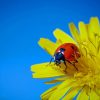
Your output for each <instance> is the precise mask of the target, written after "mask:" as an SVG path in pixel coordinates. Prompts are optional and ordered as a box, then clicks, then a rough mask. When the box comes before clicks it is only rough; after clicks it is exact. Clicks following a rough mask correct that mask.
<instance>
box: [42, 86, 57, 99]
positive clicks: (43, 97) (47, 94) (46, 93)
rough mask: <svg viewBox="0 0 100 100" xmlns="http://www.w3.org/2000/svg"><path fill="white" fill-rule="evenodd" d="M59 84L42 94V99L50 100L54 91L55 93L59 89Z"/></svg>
mask: <svg viewBox="0 0 100 100" xmlns="http://www.w3.org/2000/svg"><path fill="white" fill-rule="evenodd" d="M57 87H58V85H56V86H54V87H52V88H50V89H48V90H47V91H45V92H44V93H43V94H42V95H41V99H42V100H48V98H49V97H50V96H51V94H52V93H54V91H55V90H56V89H57Z"/></svg>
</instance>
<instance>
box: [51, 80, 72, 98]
mask: <svg viewBox="0 0 100 100" xmlns="http://www.w3.org/2000/svg"><path fill="white" fill-rule="evenodd" d="M73 81H74V80H73V79H66V81H64V82H63V83H62V84H60V85H59V87H58V88H57V89H56V91H55V92H54V93H53V94H52V95H51V97H50V98H49V100H60V99H61V98H62V97H63V95H64V94H65V93H66V92H68V91H69V89H70V88H71V87H72V85H71V83H73Z"/></svg>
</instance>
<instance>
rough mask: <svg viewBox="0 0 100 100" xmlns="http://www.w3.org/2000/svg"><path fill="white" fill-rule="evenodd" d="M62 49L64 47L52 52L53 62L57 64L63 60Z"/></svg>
mask: <svg viewBox="0 0 100 100" xmlns="http://www.w3.org/2000/svg"><path fill="white" fill-rule="evenodd" d="M64 51H65V49H63V48H60V50H59V51H58V52H56V53H55V54H54V62H55V63H56V64H57V65H59V64H60V63H61V62H64V61H65V57H64Z"/></svg>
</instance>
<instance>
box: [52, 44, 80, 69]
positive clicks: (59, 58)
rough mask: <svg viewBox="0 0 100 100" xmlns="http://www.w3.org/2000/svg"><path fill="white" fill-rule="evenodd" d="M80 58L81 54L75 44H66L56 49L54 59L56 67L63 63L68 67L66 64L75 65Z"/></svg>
mask: <svg viewBox="0 0 100 100" xmlns="http://www.w3.org/2000/svg"><path fill="white" fill-rule="evenodd" d="M79 57H80V53H79V50H78V48H77V46H76V45H75V44H73V43H64V44H62V45H60V46H59V47H58V48H57V49H56V51H55V53H54V56H53V58H52V59H54V62H55V64H56V65H59V64H61V63H62V62H63V63H64V64H65V66H66V67H67V65H66V62H69V63H71V64H73V65H75V63H76V62H77V59H78V58H79ZM52 59H51V60H52Z"/></svg>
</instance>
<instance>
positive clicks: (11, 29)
mask: <svg viewBox="0 0 100 100" xmlns="http://www.w3.org/2000/svg"><path fill="white" fill-rule="evenodd" d="M91 16H98V17H99V18H100V1H99V0H49V1H48V0H23V1H22V0H16V1H15V0H12V1H10V0H7V1H6V0H0V100H40V94H41V93H42V92H44V91H45V90H46V89H48V88H50V87H51V86H52V85H45V84H44V83H43V82H44V80H39V79H32V73H31V71H30V66H31V65H32V64H36V63H41V62H46V61H49V60H50V58H51V57H50V55H49V54H47V53H46V52H45V51H44V50H42V49H41V48H40V47H39V46H38V44H37V41H38V40H39V38H41V37H45V38H49V39H51V40H53V41H55V38H54V37H53V34H52V32H53V30H54V29H56V28H60V29H62V30H64V31H65V32H67V33H70V32H69V29H68V23H69V22H72V21H73V22H74V23H75V24H76V25H77V23H78V22H79V21H84V22H86V23H87V22H88V21H89V18H90V17H91Z"/></svg>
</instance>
